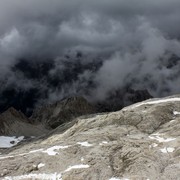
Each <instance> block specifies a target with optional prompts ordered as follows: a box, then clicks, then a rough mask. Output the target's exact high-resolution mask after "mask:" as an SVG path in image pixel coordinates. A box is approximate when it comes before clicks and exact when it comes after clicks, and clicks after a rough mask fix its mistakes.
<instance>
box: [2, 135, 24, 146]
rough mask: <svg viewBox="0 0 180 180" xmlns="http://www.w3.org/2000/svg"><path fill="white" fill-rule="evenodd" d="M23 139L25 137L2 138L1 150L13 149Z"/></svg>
mask: <svg viewBox="0 0 180 180" xmlns="http://www.w3.org/2000/svg"><path fill="white" fill-rule="evenodd" d="M23 139H24V136H20V137H15V136H12V137H9V136H0V148H11V147H13V146H15V145H17V144H18V143H19V142H20V141H22V140H23Z"/></svg>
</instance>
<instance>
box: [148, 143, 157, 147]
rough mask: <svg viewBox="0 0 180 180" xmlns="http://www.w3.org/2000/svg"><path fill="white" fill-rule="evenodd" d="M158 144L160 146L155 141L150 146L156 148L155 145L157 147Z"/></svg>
mask: <svg viewBox="0 0 180 180" xmlns="http://www.w3.org/2000/svg"><path fill="white" fill-rule="evenodd" d="M157 146H158V144H156V143H153V144H151V145H150V146H149V147H150V148H154V147H157Z"/></svg>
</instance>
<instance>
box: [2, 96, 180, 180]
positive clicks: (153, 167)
mask: <svg viewBox="0 0 180 180" xmlns="http://www.w3.org/2000/svg"><path fill="white" fill-rule="evenodd" d="M179 129H180V96H179V95H176V96H172V97H167V98H162V99H151V100H148V101H144V102H142V103H137V104H134V105H131V106H128V107H126V108H124V109H122V110H121V111H117V112H112V113H103V114H92V115H86V116H81V117H78V118H76V119H74V120H73V121H72V122H68V123H67V124H64V125H61V126H59V127H58V128H56V129H55V130H53V131H52V132H50V133H49V134H47V135H45V136H41V137H39V138H36V139H34V140H32V141H29V142H23V143H22V144H19V145H17V146H15V147H13V148H11V149H9V150H7V151H6V152H3V153H2V154H0V164H1V165H0V177H1V179H8V178H9V179H33V178H34V179H59V180H60V179H62V180H86V179H87V180H110V179H111V180H112V178H114V179H117V180H118V179H120V180H121V179H130V180H147V179H150V180H178V179H179V177H180V131H179ZM40 164H41V165H42V166H40Z"/></svg>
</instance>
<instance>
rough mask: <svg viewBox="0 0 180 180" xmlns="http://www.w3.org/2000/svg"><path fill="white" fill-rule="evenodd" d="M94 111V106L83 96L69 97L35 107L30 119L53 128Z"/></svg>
mask: <svg viewBox="0 0 180 180" xmlns="http://www.w3.org/2000/svg"><path fill="white" fill-rule="evenodd" d="M95 112H96V110H95V108H94V107H93V106H92V105H91V104H90V103H88V102H87V100H86V99H84V98H83V97H71V98H67V99H64V100H62V101H58V102H56V103H55V104H50V105H47V106H43V107H41V108H39V109H37V110H36V111H35V112H34V113H33V115H32V117H31V121H32V122H35V123H39V122H41V123H42V124H44V126H45V127H47V128H52V129H54V128H56V127H58V126H59V125H61V124H63V123H66V122H69V121H71V120H72V119H73V118H76V117H78V116H81V115H86V114H92V113H95Z"/></svg>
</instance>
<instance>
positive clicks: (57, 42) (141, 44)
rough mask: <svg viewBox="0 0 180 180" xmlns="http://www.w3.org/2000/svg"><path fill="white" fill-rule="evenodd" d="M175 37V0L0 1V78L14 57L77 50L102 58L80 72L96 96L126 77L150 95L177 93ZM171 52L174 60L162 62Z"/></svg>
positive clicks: (179, 32)
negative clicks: (99, 63) (90, 82)
mask: <svg viewBox="0 0 180 180" xmlns="http://www.w3.org/2000/svg"><path fill="white" fill-rule="evenodd" d="M179 40H180V1H179V0H1V1H0V69H1V79H2V78H3V77H4V76H3V75H4V74H6V73H7V72H8V71H10V67H11V66H13V65H14V64H15V63H16V61H17V60H18V59H19V58H24V57H32V59H34V58H35V59H36V61H42V60H43V59H47V58H49V59H52V61H54V60H57V59H58V58H59V57H61V56H63V55H64V54H67V53H70V52H71V53H73V52H75V51H81V52H83V53H84V54H86V57H87V58H86V59H83V61H84V62H83V63H86V61H91V60H92V59H93V60H94V58H97V57H102V58H103V64H102V67H101V68H100V69H99V70H98V72H96V73H95V74H92V72H88V71H85V72H83V73H82V74H81V75H80V77H81V78H82V77H83V78H84V79H87V80H88V79H89V78H93V81H94V83H96V84H97V87H96V89H94V90H93V91H92V92H91V93H92V96H93V97H95V98H100V99H103V98H104V97H105V96H106V94H107V93H108V92H109V91H111V90H113V89H117V88H121V87H123V86H124V85H125V84H128V83H131V84H133V88H135V89H148V90H149V91H150V92H151V93H152V95H153V96H162V95H166V94H173V93H178V92H179V91H180V72H179V71H180V70H179V69H180V60H179V58H178V57H180V41H179ZM172 55H175V56H176V62H175V63H174V65H173V66H171V68H167V66H168V64H169V63H170V62H169V59H170V58H171V56H172ZM88 57H89V58H88ZM30 59H31V58H30ZM32 59H31V60H32ZM60 64H61V63H57V66H60ZM61 68H62V67H61ZM56 69H58V67H56V68H55V70H54V72H56ZM11 76H12V77H11V78H10V79H11V81H12V79H13V80H14V81H16V77H14V75H13V74H11ZM79 83H80V80H77V82H75V85H74V84H73V85H72V86H73V88H75V89H76V88H77V87H78V86H80V84H79ZM74 86H75V87H74ZM73 88H71V89H73ZM51 93H52V94H50V96H51V97H52V96H53V95H54V94H56V96H58V94H61V93H62V91H61V92H57V91H56V92H52V91H51ZM59 96H62V94H61V95H59Z"/></svg>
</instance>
